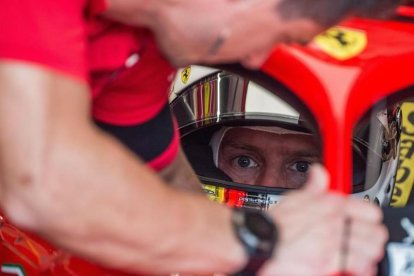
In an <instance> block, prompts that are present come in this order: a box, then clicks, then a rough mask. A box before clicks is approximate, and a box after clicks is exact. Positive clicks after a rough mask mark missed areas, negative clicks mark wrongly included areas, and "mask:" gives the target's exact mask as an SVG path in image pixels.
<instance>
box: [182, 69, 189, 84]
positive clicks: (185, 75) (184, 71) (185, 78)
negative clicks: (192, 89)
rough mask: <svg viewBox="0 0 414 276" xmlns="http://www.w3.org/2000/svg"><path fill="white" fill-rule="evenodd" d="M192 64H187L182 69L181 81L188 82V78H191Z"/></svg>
mask: <svg viewBox="0 0 414 276" xmlns="http://www.w3.org/2000/svg"><path fill="white" fill-rule="evenodd" d="M190 73H191V66H187V67H185V68H184V69H182V70H181V82H182V83H183V84H187V82H188V79H189V78H190Z"/></svg>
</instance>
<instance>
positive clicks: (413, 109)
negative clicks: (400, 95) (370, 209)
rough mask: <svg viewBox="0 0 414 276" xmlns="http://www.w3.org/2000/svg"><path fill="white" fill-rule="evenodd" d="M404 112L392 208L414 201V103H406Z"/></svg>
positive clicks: (403, 105)
mask: <svg viewBox="0 0 414 276" xmlns="http://www.w3.org/2000/svg"><path fill="white" fill-rule="evenodd" d="M401 110H402V131H401V138H400V139H401V144H400V156H399V166H398V170H397V177H396V180H395V188H394V191H393V194H392V199H391V206H393V207H404V206H406V205H407V203H408V202H410V201H412V200H413V199H414V195H413V194H412V192H413V183H414V173H413V171H414V169H413V168H414V103H413V102H405V103H403V104H402V106H401Z"/></svg>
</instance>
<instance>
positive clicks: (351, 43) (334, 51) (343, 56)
mask: <svg viewBox="0 0 414 276" xmlns="http://www.w3.org/2000/svg"><path fill="white" fill-rule="evenodd" d="M314 43H315V44H316V45H317V46H318V47H319V48H320V49H321V50H322V51H323V52H325V53H326V54H328V55H329V56H331V57H333V58H335V59H337V60H347V59H351V58H353V57H355V56H357V55H359V54H360V53H361V52H362V51H363V50H364V49H365V48H366V46H367V35H366V33H365V32H363V31H360V30H355V29H350V28H344V27H333V28H330V29H328V30H327V31H326V32H324V33H322V34H320V35H318V36H316V37H315V39H314Z"/></svg>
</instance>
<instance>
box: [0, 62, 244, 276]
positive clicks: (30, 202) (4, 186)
mask: <svg viewBox="0 0 414 276" xmlns="http://www.w3.org/2000/svg"><path fill="white" fill-rule="evenodd" d="M0 91H1V93H0V133H1V135H0V164H1V166H0V175H1V177H2V178H1V182H0V185H1V186H0V196H1V198H0V202H1V208H3V209H4V210H5V212H6V214H7V215H8V216H9V217H10V218H11V220H12V221H14V222H15V223H16V224H17V225H18V226H21V227H24V228H27V229H30V230H33V231H35V232H37V233H40V234H42V235H43V236H44V237H46V238H47V239H49V240H52V241H54V242H55V243H56V244H58V245H59V246H61V247H63V248H66V249H69V250H71V251H72V252H75V253H78V254H80V255H82V256H85V257H88V258H90V259H92V260H95V261H98V262H101V263H105V264H107V265H111V266H114V267H117V268H126V269H128V270H132V271H147V272H148V271H149V272H151V273H168V272H171V271H181V272H195V273H203V272H211V271H223V272H234V271H236V270H238V269H239V268H241V267H242V266H243V265H244V263H245V262H246V256H245V252H244V250H243V248H242V246H241V245H240V244H239V242H238V241H237V240H236V238H235V235H234V233H233V230H232V226H231V223H230V210H229V209H228V208H226V207H223V206H220V205H218V204H215V203H213V202H210V201H208V200H207V199H206V198H205V197H204V196H203V195H199V194H193V193H186V192H182V191H181V192H179V191H178V190H176V189H173V188H171V187H169V186H168V185H166V184H165V183H164V182H163V181H162V180H161V178H159V177H158V176H157V175H156V174H154V173H153V172H152V171H151V170H150V169H148V168H147V167H146V165H145V164H144V163H142V162H141V161H140V160H139V159H138V158H137V157H136V156H135V155H134V154H133V153H131V152H129V151H128V150H127V149H126V148H124V147H123V146H122V145H121V144H120V143H118V142H117V141H116V140H115V139H114V138H112V137H111V136H110V135H107V134H105V133H104V132H102V131H100V130H98V128H97V127H95V125H94V123H93V122H92V120H91V119H90V104H91V102H90V96H89V95H90V92H89V91H88V87H87V85H86V84H85V83H82V82H81V81H79V80H76V79H73V78H70V77H66V76H64V75H61V74H59V73H56V72H54V71H53V72H52V71H48V70H46V69H43V68H42V67H37V66H34V65H33V66H32V65H28V63H18V62H6V61H2V62H0Z"/></svg>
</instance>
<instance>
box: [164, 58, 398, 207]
mask: <svg viewBox="0 0 414 276" xmlns="http://www.w3.org/2000/svg"><path fill="white" fill-rule="evenodd" d="M234 71H237V73H234V72H233V71H229V70H220V69H215V68H208V67H201V66H191V67H190V68H184V69H182V70H181V71H180V74H178V75H177V79H176V81H175V85H174V87H173V89H172V92H171V94H170V105H171V109H172V111H173V113H174V115H175V117H176V120H177V123H178V126H179V130H180V135H181V141H182V147H183V150H184V152H185V154H186V156H187V158H188V160H189V162H190V164H191V166H192V167H193V169H194V170H195V172H196V174H197V175H198V177H199V179H200V180H201V182H202V185H203V189H204V191H205V192H206V193H207V196H208V197H209V198H210V199H212V200H214V201H217V202H221V203H225V204H227V205H229V206H231V207H249V208H258V209H262V210H265V209H268V208H269V207H270V206H272V205H274V204H277V202H278V201H280V200H281V198H282V195H283V193H285V192H286V191H288V190H291V189H292V188H291V187H289V185H288V186H286V185H277V184H276V185H274V186H269V185H265V184H264V183H258V182H256V183H246V182H244V181H239V180H240V179H235V177H234V176H232V175H231V173H229V171H228V170H226V169H225V168H223V167H222V166H220V158H222V156H221V155H220V154H221V151H222V150H223V148H225V146H224V144H225V143H226V141H227V142H228V140H230V143H232V142H234V141H235V140H237V139H238V138H239V137H240V134H238V132H237V131H238V130H240V129H243V131H244V132H245V133H248V134H247V135H248V136H249V135H252V133H253V131H254V132H255V134H254V135H258V134H261V135H267V136H268V137H271V135H273V136H272V137H275V138H274V139H275V140H277V139H279V140H281V141H289V142H292V141H294V140H295V137H301V138H302V140H304V139H305V140H307V144H308V146H307V151H308V152H312V153H311V154H308V153H306V154H305V155H306V156H307V157H309V155H311V156H312V158H311V159H310V160H311V161H309V159H307V160H304V161H301V162H296V163H293V164H292V166H295V167H294V170H295V171H299V172H300V173H301V175H302V176H303V175H304V176H305V178H304V180H301V181H300V184H302V185H303V184H304V182H305V181H306V176H307V174H306V172H307V170H308V169H309V166H310V165H311V164H312V163H313V162H322V147H321V145H322V141H321V139H320V138H319V134H318V126H317V122H315V121H314V119H313V116H312V115H311V113H310V112H309V110H307V109H306V107H305V106H304V105H301V103H300V102H295V101H293V100H292V99H290V98H289V96H290V94H291V93H289V89H288V88H286V87H283V85H281V84H280V83H277V85H276V84H275V85H269V83H268V82H267V80H266V78H261V77H260V76H259V77H258V76H257V72H252V71H246V72H244V70H241V71H240V68H239V70H234ZM183 72H184V73H183ZM193 73H194V77H193V78H191V75H192V74H193ZM183 75H184V76H185V78H184V79H183ZM185 81H187V83H185ZM265 87H266V88H265ZM288 102H289V103H288ZM299 111H300V112H299ZM372 114H375V115H374V116H373V115H372ZM400 127H401V125H400V112H399V106H398V105H393V106H392V107H389V108H385V107H376V109H375V110H373V111H371V112H369V114H367V115H366V116H364V117H363V119H361V121H360V122H359V123H358V124H357V126H356V127H355V131H354V134H353V189H352V193H353V194H354V196H358V197H361V198H363V199H364V200H367V201H371V202H375V203H376V204H378V205H382V206H385V205H389V203H390V200H391V195H392V189H393V187H394V181H395V175H396V170H397V163H398V157H397V156H398V149H399V133H400ZM246 130H247V131H246ZM232 132H233V135H231V134H232ZM239 133H240V131H239ZM249 133H250V134H249ZM237 135H239V136H237ZM229 137H230V138H229ZM283 139H285V140H283ZM266 143H267V144H266V145H265V147H268V148H269V151H271V150H272V147H271V146H270V143H271V142H266ZM262 146H263V145H262ZM223 151H224V150H223ZM277 154H278V153H276V152H274V153H273V155H277ZM239 157H240V156H239ZM241 157H243V156H241ZM237 162H238V165H240V166H249V164H248V163H249V162H250V160H249V159H248V158H244V159H243V158H239V159H237ZM338 162H340V160H338ZM322 163H323V162H322ZM295 188H297V187H295Z"/></svg>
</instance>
